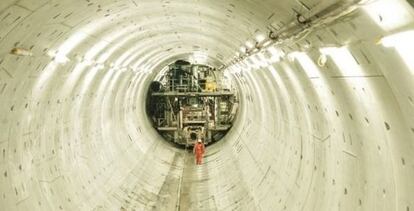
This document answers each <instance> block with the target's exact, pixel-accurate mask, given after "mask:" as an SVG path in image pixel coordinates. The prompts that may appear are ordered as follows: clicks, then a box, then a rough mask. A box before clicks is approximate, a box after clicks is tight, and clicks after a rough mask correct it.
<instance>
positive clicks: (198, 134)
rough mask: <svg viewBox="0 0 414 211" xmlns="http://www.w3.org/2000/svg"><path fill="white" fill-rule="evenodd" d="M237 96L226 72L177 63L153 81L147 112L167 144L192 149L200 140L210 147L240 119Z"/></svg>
mask: <svg viewBox="0 0 414 211" xmlns="http://www.w3.org/2000/svg"><path fill="white" fill-rule="evenodd" d="M196 58H197V59H198V60H201V59H202V58H201V57H200V56H198V57H196ZM203 60H205V58H204V59H203ZM199 62H201V61H199ZM237 93H238V90H237V89H236V87H235V86H234V81H233V80H231V76H230V75H229V74H227V75H226V74H224V71H219V70H217V69H215V68H213V67H210V66H207V65H203V64H198V61H194V63H191V62H188V61H184V60H177V61H175V62H174V63H172V64H169V65H168V66H167V67H164V68H163V69H162V70H161V71H160V73H158V74H157V76H156V78H155V79H154V80H153V81H152V82H151V84H150V86H149V90H148V93H147V99H146V101H147V104H146V111H147V115H148V116H149V118H150V119H151V120H152V125H153V127H154V128H155V129H156V130H157V131H158V133H160V135H161V136H163V137H164V139H165V140H166V141H169V142H171V143H174V144H175V145H176V146H179V147H181V148H189V147H192V146H193V145H194V144H195V143H196V142H197V141H201V143H203V144H204V145H210V144H213V143H215V142H217V141H220V140H221V139H222V138H223V137H224V136H225V135H226V134H227V132H228V131H229V130H230V129H231V126H232V124H233V121H234V119H235V118H236V117H237V110H238V105H239V102H238V96H237Z"/></svg>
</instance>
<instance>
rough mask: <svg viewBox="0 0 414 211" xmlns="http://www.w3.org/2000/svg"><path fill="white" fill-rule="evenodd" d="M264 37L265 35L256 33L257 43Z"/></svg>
mask: <svg viewBox="0 0 414 211" xmlns="http://www.w3.org/2000/svg"><path fill="white" fill-rule="evenodd" d="M265 39H266V37H265V36H264V35H263V34H258V35H256V41H257V42H259V43H260V42H262V41H263V40H265Z"/></svg>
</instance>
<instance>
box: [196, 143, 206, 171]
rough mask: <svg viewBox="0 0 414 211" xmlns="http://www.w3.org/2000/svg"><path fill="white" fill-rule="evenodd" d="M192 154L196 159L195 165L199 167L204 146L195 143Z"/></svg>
mask: <svg viewBox="0 0 414 211" xmlns="http://www.w3.org/2000/svg"><path fill="white" fill-rule="evenodd" d="M194 154H195V157H196V164H197V165H201V163H202V162H203V154H204V144H203V143H198V142H197V143H196V144H195V145H194Z"/></svg>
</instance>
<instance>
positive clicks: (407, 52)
mask: <svg viewBox="0 0 414 211" xmlns="http://www.w3.org/2000/svg"><path fill="white" fill-rule="evenodd" d="M381 44H382V45H383V46H384V47H393V48H395V50H396V51H397V52H398V54H399V55H400V56H401V58H402V59H403V60H404V62H405V63H406V65H407V66H408V68H409V69H410V71H411V74H414V59H413V55H414V30H411V31H405V32H401V33H397V34H393V35H390V36H387V37H384V38H382V39H381Z"/></svg>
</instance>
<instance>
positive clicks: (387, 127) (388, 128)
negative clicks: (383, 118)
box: [384, 122, 391, 130]
mask: <svg viewBox="0 0 414 211" xmlns="http://www.w3.org/2000/svg"><path fill="white" fill-rule="evenodd" d="M384 124H385V128H386V129H387V130H390V129H391V127H390V125H389V124H388V123H387V122H384Z"/></svg>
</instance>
